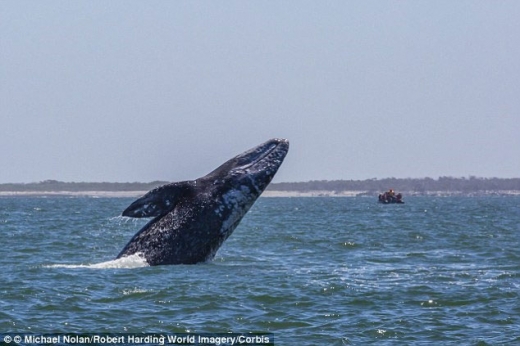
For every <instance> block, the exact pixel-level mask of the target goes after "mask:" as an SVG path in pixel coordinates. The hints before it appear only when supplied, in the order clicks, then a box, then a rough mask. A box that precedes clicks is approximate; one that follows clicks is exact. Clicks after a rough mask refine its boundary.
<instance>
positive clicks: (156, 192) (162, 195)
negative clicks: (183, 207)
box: [122, 182, 189, 218]
mask: <svg viewBox="0 0 520 346" xmlns="http://www.w3.org/2000/svg"><path fill="white" fill-rule="evenodd" d="M188 188H189V183H187V182H180V183H173V184H167V185H163V186H160V187H158V188H155V189H153V190H151V191H150V192H148V193H147V194H145V195H144V196H143V197H141V198H139V199H137V200H136V201H134V202H133V203H132V204H130V206H129V207H128V208H126V209H125V210H124V211H123V214H122V215H123V216H127V217H136V218H140V217H157V216H163V215H165V214H167V213H169V212H170V211H171V210H173V208H175V205H177V203H178V201H179V199H180V198H181V197H182V196H183V195H184V193H185V192H186V191H187V190H188Z"/></svg>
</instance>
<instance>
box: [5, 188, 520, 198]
mask: <svg viewBox="0 0 520 346" xmlns="http://www.w3.org/2000/svg"><path fill="white" fill-rule="evenodd" d="M147 192H148V191H144V190H143V191H0V197H45V196H48V197H60V196H61V197H92V198H137V197H140V196H142V195H144V194H145V193H147ZM401 192H402V193H403V195H404V196H441V197H442V196H490V195H497V196H518V195H520V191H519V190H497V191H495V190H493V191H478V192H461V191H422V192H416V191H401ZM358 196H368V197H372V196H374V197H377V193H374V192H370V191H327V190H316V191H277V190H267V191H264V192H263V193H262V197H358Z"/></svg>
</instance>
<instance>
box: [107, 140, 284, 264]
mask: <svg viewBox="0 0 520 346" xmlns="http://www.w3.org/2000/svg"><path fill="white" fill-rule="evenodd" d="M288 150H289V141H287V140H286V139H271V140H269V141H267V142H265V143H263V144H260V145H258V146H256V147H254V148H252V149H250V150H248V151H246V152H244V153H242V154H240V155H238V156H236V157H234V158H232V159H231V160H229V161H227V162H225V163H224V164H222V165H221V166H220V167H218V168H217V169H215V170H214V171H212V172H211V173H209V174H208V175H206V176H204V177H201V178H199V179H196V180H191V181H183V182H175V183H171V184H166V185H163V186H160V187H157V188H155V189H153V190H151V191H150V192H148V193H147V194H145V195H144V196H143V197H141V198H139V199H137V200H136V201H135V202H133V203H132V204H131V205H130V206H129V207H128V208H127V209H125V210H124V211H123V214H122V215H123V216H128V217H137V218H141V217H153V219H152V220H151V221H150V222H148V223H147V224H146V225H145V226H144V227H143V228H142V229H141V230H140V231H139V232H138V233H137V234H136V235H135V236H134V237H133V238H132V239H131V240H130V242H129V243H128V244H127V245H126V246H125V247H124V248H123V250H122V251H121V252H120V253H119V255H118V256H117V258H121V257H125V256H130V255H134V254H140V256H142V257H144V258H145V259H146V262H147V263H148V264H149V265H162V264H195V263H199V262H204V261H208V260H210V259H212V258H213V257H214V256H215V254H216V252H217V250H218V249H219V247H220V246H221V245H222V243H223V242H224V241H225V240H226V239H227V238H228V237H229V236H230V235H231V233H233V231H234V230H235V228H236V227H237V225H238V224H239V222H240V220H242V217H243V216H244V215H245V214H246V213H247V211H248V210H249V208H251V206H252V205H253V203H254V202H255V201H256V199H257V198H258V197H259V196H260V194H261V193H262V192H263V191H264V189H265V188H266V187H267V185H268V184H269V183H270V182H271V180H272V179H273V177H274V175H275V173H276V172H277V171H278V168H280V165H281V164H282V162H283V160H284V158H285V156H286V155H287V151H288Z"/></svg>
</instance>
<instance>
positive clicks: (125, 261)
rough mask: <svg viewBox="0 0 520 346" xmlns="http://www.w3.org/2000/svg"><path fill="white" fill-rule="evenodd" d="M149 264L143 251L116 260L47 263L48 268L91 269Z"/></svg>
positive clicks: (123, 267)
mask: <svg viewBox="0 0 520 346" xmlns="http://www.w3.org/2000/svg"><path fill="white" fill-rule="evenodd" d="M148 266H149V264H148V263H147V262H146V259H145V258H144V257H142V256H141V253H136V254H133V255H130V256H126V257H121V258H118V259H115V260H111V261H106V262H101V263H94V264H51V265H46V266H44V267H46V268H71V269H75V268H90V269H112V268H118V269H120V268H121V269H132V268H142V267H148Z"/></svg>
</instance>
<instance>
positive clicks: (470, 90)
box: [0, 0, 520, 183]
mask: <svg viewBox="0 0 520 346" xmlns="http://www.w3.org/2000/svg"><path fill="white" fill-rule="evenodd" d="M272 137H284V138H288V139H289V140H290V142H291V149H290V150H289V154H288V156H287V158H286V161H285V163H284V164H283V165H282V167H281V169H280V171H279V173H278V175H277V177H276V178H275V181H277V182H282V181H308V180H322V179H369V178H385V177H397V178H406V177H412V178H421V177H432V178H437V177H439V176H453V177H463V176H464V177H467V176H470V175H474V176H478V177H504V178H506V177H519V176H520V1H516V0H513V1H491V0H490V1H476V0H471V1H452V0H449V1H439V0H435V1H383V0H377V1H365V0H359V1H345V0H342V1H150V0H148V1H128V0H125V1H115V0H111V1H106V0H103V1H92V0H89V1H50V0H46V1H20V0H13V1H7V0H0V148H1V151H0V164H1V169H0V183H6V182H36V181H41V180H46V179H56V180H63V181H111V182H127V181H153V180H168V181H176V180H185V179H194V178H197V177H199V176H202V175H205V174H206V173H208V172H209V171H211V170H213V169H214V168H215V167H216V166H218V165H219V164H221V163H222V162H224V161H225V160H227V159H229V158H231V157H233V156H234V155H236V154H239V153H240V152H242V151H244V150H246V149H249V148H250V147H253V146H255V145H257V144H259V143H261V142H263V141H265V140H267V139H269V138H272Z"/></svg>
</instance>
